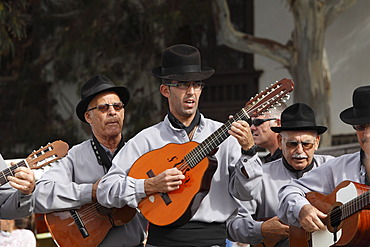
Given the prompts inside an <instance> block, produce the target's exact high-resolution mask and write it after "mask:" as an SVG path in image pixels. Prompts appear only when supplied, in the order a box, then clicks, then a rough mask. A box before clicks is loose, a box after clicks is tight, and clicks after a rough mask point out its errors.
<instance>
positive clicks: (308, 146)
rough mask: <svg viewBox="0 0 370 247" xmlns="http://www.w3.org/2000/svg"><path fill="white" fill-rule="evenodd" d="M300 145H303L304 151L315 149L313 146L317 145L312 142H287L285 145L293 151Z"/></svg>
mask: <svg viewBox="0 0 370 247" xmlns="http://www.w3.org/2000/svg"><path fill="white" fill-rule="evenodd" d="M299 144H301V145H302V147H303V149H305V150H309V149H311V148H313V145H314V144H315V143H311V142H297V141H286V142H285V145H286V146H287V147H288V148H292V149H294V148H297V147H298V145H299Z"/></svg>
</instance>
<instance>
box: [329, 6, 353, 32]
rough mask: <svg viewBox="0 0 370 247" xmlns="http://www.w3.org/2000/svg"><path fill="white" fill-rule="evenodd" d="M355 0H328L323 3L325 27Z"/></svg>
mask: <svg viewBox="0 0 370 247" xmlns="http://www.w3.org/2000/svg"><path fill="white" fill-rule="evenodd" d="M356 2H357V0H328V1H327V2H326V5H325V6H326V9H325V16H326V23H325V29H326V28H327V27H329V26H330V25H331V24H332V23H333V22H334V20H335V19H336V18H337V16H338V15H340V14H341V13H342V12H343V11H345V10H346V9H347V8H349V7H351V6H352V5H353V4H355V3H356Z"/></svg>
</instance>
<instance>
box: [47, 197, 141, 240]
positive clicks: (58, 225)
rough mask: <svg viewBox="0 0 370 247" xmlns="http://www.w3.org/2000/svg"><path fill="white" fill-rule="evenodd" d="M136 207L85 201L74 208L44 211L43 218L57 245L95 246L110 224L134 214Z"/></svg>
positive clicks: (129, 217)
mask: <svg viewBox="0 0 370 247" xmlns="http://www.w3.org/2000/svg"><path fill="white" fill-rule="evenodd" d="M135 212H136V209H133V208H130V207H128V206H125V207H123V208H120V209H117V208H112V209H109V208H105V207H103V206H101V205H100V204H99V203H92V204H86V205H84V206H83V207H81V208H80V209H78V210H66V211H59V212H53V213H48V214H45V216H44V217H45V222H46V225H47V227H48V229H49V232H50V233H51V235H52V237H53V239H54V241H55V242H56V243H57V244H58V246H61V247H70V246H84V247H95V246H98V245H99V243H101V241H103V239H104V238H105V236H106V235H107V233H108V231H109V229H111V228H112V226H120V225H123V224H125V223H127V222H129V221H130V220H131V219H132V218H133V217H134V216H135Z"/></svg>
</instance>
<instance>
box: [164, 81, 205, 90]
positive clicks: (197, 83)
mask: <svg viewBox="0 0 370 247" xmlns="http://www.w3.org/2000/svg"><path fill="white" fill-rule="evenodd" d="M166 85H167V86H170V87H177V88H178V89H182V90H186V89H188V88H189V87H190V86H193V88H194V89H195V90H200V89H203V88H204V86H205V84H204V83H203V82H202V81H195V82H194V83H191V82H188V81H179V82H177V83H167V84H166Z"/></svg>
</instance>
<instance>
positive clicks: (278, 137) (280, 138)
mask: <svg viewBox="0 0 370 247" xmlns="http://www.w3.org/2000/svg"><path fill="white" fill-rule="evenodd" d="M277 139H278V144H279V148H280V149H282V148H283V137H282V136H281V134H278V136H277Z"/></svg>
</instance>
